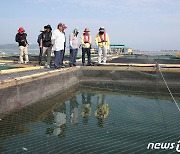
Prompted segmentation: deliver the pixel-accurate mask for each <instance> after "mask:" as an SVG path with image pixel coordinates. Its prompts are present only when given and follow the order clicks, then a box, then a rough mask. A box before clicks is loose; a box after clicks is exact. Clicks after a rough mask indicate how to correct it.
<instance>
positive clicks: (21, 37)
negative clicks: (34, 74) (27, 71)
mask: <svg viewBox="0 0 180 154" xmlns="http://www.w3.org/2000/svg"><path fill="white" fill-rule="evenodd" d="M26 37H27V34H26V33H25V30H24V28H23V27H20V28H19V29H18V33H17V34H16V38H15V40H16V42H18V43H19V50H20V55H19V63H20V64H23V63H24V60H23V56H24V55H25V64H28V63H29V58H28V42H27V39H26Z"/></svg>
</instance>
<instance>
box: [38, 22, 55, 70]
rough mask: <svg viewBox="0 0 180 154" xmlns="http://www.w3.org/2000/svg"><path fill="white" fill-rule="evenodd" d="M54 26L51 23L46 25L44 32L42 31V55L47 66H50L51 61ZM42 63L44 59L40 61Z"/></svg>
mask: <svg viewBox="0 0 180 154" xmlns="http://www.w3.org/2000/svg"><path fill="white" fill-rule="evenodd" d="M51 31H52V28H51V26H50V25H47V26H44V32H42V35H41V38H40V48H42V57H43V58H44V59H45V66H46V67H47V68H50V61H51V49H52V43H51V36H52V32H51ZM40 63H42V61H41V62H40Z"/></svg>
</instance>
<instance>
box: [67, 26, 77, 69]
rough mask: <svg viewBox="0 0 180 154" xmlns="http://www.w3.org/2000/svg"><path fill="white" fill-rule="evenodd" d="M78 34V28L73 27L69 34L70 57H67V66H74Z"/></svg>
mask: <svg viewBox="0 0 180 154" xmlns="http://www.w3.org/2000/svg"><path fill="white" fill-rule="evenodd" d="M78 34H79V30H78V29H77V28H75V29H74V30H73V32H72V33H71V34H70V36H69V45H70V58H69V66H70V67H72V66H76V58H77V53H78V48H79V47H78V37H77V36H78Z"/></svg>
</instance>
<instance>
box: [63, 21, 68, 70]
mask: <svg viewBox="0 0 180 154" xmlns="http://www.w3.org/2000/svg"><path fill="white" fill-rule="evenodd" d="M66 29H67V26H66V25H65V24H63V33H64V36H65V42H64V50H63V59H62V67H65V65H64V64H63V61H64V54H65V51H66V33H65V30H66Z"/></svg>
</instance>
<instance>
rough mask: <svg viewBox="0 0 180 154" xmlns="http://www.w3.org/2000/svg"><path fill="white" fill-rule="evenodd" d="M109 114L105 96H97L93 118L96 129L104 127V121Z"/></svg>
mask: <svg viewBox="0 0 180 154" xmlns="http://www.w3.org/2000/svg"><path fill="white" fill-rule="evenodd" d="M108 114H109V106H108V104H106V96H105V95H104V94H98V97H97V109H96V111H95V117H96V118H97V120H98V127H105V122H104V119H105V118H107V116H108Z"/></svg>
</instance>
